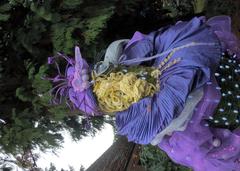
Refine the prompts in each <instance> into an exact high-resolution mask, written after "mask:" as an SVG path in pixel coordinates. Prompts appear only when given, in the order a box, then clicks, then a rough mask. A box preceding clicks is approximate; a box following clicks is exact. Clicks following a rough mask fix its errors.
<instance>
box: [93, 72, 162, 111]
mask: <svg viewBox="0 0 240 171" xmlns="http://www.w3.org/2000/svg"><path fill="white" fill-rule="evenodd" d="M153 75H154V74H153ZM94 81H95V83H94V86H93V92H94V93H95V95H96V96H97V100H98V103H99V107H100V108H101V110H102V111H103V112H106V113H114V112H118V111H123V110H125V109H127V108H128V107H129V106H130V105H131V104H133V103H136V102H138V101H139V100H140V99H142V98H144V97H147V96H152V95H153V94H154V93H155V92H156V90H157V89H158V88H159V87H158V86H157V85H154V84H152V83H149V82H147V81H146V80H144V79H140V78H138V77H137V75H136V73H134V72H129V73H123V72H116V73H110V74H108V75H101V76H99V77H97V78H96V79H95V80H94Z"/></svg>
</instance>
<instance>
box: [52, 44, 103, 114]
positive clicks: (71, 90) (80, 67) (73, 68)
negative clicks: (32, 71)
mask: <svg viewBox="0 0 240 171" xmlns="http://www.w3.org/2000/svg"><path fill="white" fill-rule="evenodd" d="M58 57H62V58H64V59H66V61H67V65H66V69H65V73H64V74H62V73H61V71H60V68H59V66H58V63H57V62H56V60H55V59H56V58H58ZM48 63H49V64H53V63H55V65H56V67H57V69H58V75H57V76H56V77H54V78H48V79H49V80H51V81H52V82H54V83H56V82H57V83H58V84H57V85H56V86H55V87H54V88H53V89H52V90H51V92H54V93H55V95H54V99H53V102H54V104H61V103H62V98H63V97H66V98H67V99H66V100H67V101H66V103H67V105H69V107H71V105H70V104H69V103H68V101H70V102H71V103H72V106H73V108H77V109H78V110H80V111H82V112H83V113H84V114H85V115H86V116H96V115H102V113H101V112H100V111H99V108H98V105H97V102H96V99H95V97H94V95H93V92H92V89H91V87H90V82H89V81H88V78H89V76H88V74H89V72H90V68H89V66H88V64H87V62H86V61H85V60H84V59H83V58H82V56H81V53H80V49H79V47H77V46H76V47H75V60H74V59H71V58H69V57H67V56H65V55H63V54H60V53H59V54H58V56H56V57H49V58H48Z"/></svg>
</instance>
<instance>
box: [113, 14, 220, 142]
mask: <svg viewBox="0 0 240 171" xmlns="http://www.w3.org/2000/svg"><path fill="white" fill-rule="evenodd" d="M193 33H194V34H193ZM152 35H153V34H150V36H145V37H144V38H143V39H141V41H138V42H137V43H133V44H131V45H129V47H128V49H127V50H126V51H125V52H124V53H125V55H126V56H127V57H128V58H127V59H125V60H128V59H129V58H139V57H142V58H144V57H145V54H146V52H145V51H143V50H142V49H149V52H148V53H151V50H152V48H145V46H146V47H149V42H151V43H152V44H153V42H152V41H153V37H152ZM203 37H205V38H203ZM156 42H160V43H155V45H156V46H157V45H158V47H156V49H157V50H158V53H161V52H163V51H166V50H168V49H172V48H175V47H178V46H182V45H185V44H188V43H191V42H204V43H215V45H214V46H204V48H199V47H197V46H196V47H188V48H185V49H181V50H179V51H177V52H176V53H174V55H173V56H172V58H171V60H170V61H172V60H174V59H176V58H179V57H181V58H182V59H181V61H180V62H179V63H178V64H176V65H174V66H172V67H171V68H170V69H168V70H167V71H166V72H164V73H163V74H162V76H161V77H160V87H161V90H160V91H159V92H157V93H156V94H154V96H153V97H148V98H144V99H142V100H140V101H139V102H137V103H135V104H133V105H132V106H130V107H129V109H127V110H125V111H121V112H118V113H117V114H116V124H117V131H118V133H119V134H121V135H126V136H127V137H128V139H129V141H134V142H136V143H140V144H148V143H150V142H151V140H152V139H153V138H154V137H155V135H156V134H157V133H158V132H160V131H161V130H163V129H164V128H165V127H166V126H167V125H168V124H169V123H170V122H171V121H172V120H173V119H174V118H175V117H177V116H178V114H180V112H181V111H182V109H183V107H184V104H185V101H186V98H187V96H188V94H189V93H190V92H191V91H192V90H193V89H194V88H198V87H201V86H203V85H204V84H205V83H206V82H207V81H209V80H210V76H211V72H214V68H215V67H216V66H217V65H218V62H219V59H220V56H221V53H222V52H221V47H220V43H219V41H218V39H217V37H216V35H215V34H214V33H213V32H211V31H210V30H209V27H207V26H206V25H203V23H202V21H201V20H199V19H198V18H194V19H192V20H191V21H190V22H181V23H180V24H177V25H174V26H173V27H171V28H169V29H168V30H166V31H165V32H164V33H162V34H160V35H158V36H157V38H156ZM131 49H132V50H131ZM166 56H167V55H165V56H162V57H161V58H158V59H156V60H155V63H154V65H155V66H156V65H158V64H159V63H160V62H161V60H163V59H164V58H165V57H166ZM133 65H135V63H134V64H133ZM147 106H150V107H151V110H149V108H147Z"/></svg>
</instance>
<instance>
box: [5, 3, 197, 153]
mask: <svg viewBox="0 0 240 171" xmlns="http://www.w3.org/2000/svg"><path fill="white" fill-rule="evenodd" d="M155 2H156V1H155V0H148V1H144V0H133V1H129V0H104V1H101V3H99V1H96V0H64V1H58V0H44V1H43V0H2V1H1V2H0V37H1V38H2V40H0V56H1V58H0V78H1V82H0V93H1V97H0V119H2V120H4V121H5V122H6V123H5V124H2V123H1V124H0V144H1V147H2V149H3V151H4V152H6V153H12V154H18V153H24V152H25V151H26V150H28V149H34V148H36V147H40V148H41V150H43V151H44V150H46V149H49V148H53V149H54V148H59V147H61V142H62V140H63V137H62V136H61V134H60V131H61V130H64V129H67V130H68V131H69V132H70V133H71V135H72V138H73V140H76V141H77V140H79V139H81V138H82V137H83V136H86V135H92V136H94V134H95V133H96V131H97V130H99V129H101V128H102V125H103V123H104V122H105V121H104V119H103V118H101V117H99V118H92V119H88V118H84V117H81V116H79V115H80V113H79V112H77V111H70V110H69V109H68V108H67V107H66V105H64V102H63V104H62V105H59V106H55V105H52V104H50V100H51V98H52V96H51V94H50V93H49V90H50V89H51V88H52V85H51V83H50V82H49V81H48V80H44V79H42V78H43V77H44V76H47V75H52V69H50V68H49V67H48V66H47V65H46V62H47V57H48V56H50V55H53V54H55V53H56V52H57V51H61V52H64V53H65V54H69V55H73V48H74V46H75V45H77V44H78V45H80V47H81V51H82V53H83V56H84V57H88V59H87V60H88V61H94V56H95V55H96V54H97V52H98V51H100V49H101V48H103V47H106V46H107V45H108V43H109V42H110V41H113V40H114V39H118V38H126V37H130V36H131V35H132V33H133V32H134V31H136V30H140V31H143V32H149V31H152V30H155V29H158V28H159V27H161V26H163V25H165V21H168V22H167V23H169V21H172V18H170V17H169V16H178V17H179V16H185V15H187V14H192V13H193V12H191V10H192V9H193V6H192V4H190V5H189V4H187V1H184V2H180V4H184V5H180V7H179V6H176V5H175V6H174V5H170V6H172V8H171V10H168V12H167V13H166V12H165V11H166V9H163V5H162V3H161V2H160V1H158V4H157V5H156V3H155ZM171 3H172V4H175V2H174V1H171ZM185 7H186V10H185V11H184V10H183V9H182V8H185ZM176 11H177V12H179V11H180V12H181V13H180V12H179V13H178V14H176V13H174V12H176ZM169 13H172V14H171V15H168V14H169ZM166 14H167V15H166ZM153 16H154V17H153Z"/></svg>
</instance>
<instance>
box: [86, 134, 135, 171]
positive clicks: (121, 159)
mask: <svg viewBox="0 0 240 171" xmlns="http://www.w3.org/2000/svg"><path fill="white" fill-rule="evenodd" d="M135 147H136V145H135V144H134V143H132V142H128V141H127V138H125V137H122V136H119V137H118V139H117V141H116V142H114V143H113V145H112V146H111V147H110V148H109V149H108V150H107V151H106V152H105V153H103V155H102V156H101V157H100V158H98V159H97V160H96V161H95V162H94V163H93V164H92V165H91V166H90V167H89V168H88V169H87V170H86V171H130V170H131V168H132V164H133V163H136V162H133V161H132V158H133V156H134V157H135V156H136V155H137V154H133V153H134V151H136V152H137V151H138V150H135V149H136V148H135ZM137 149H139V147H138V148H137ZM130 165H131V166H130ZM134 166H135V165H134Z"/></svg>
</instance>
